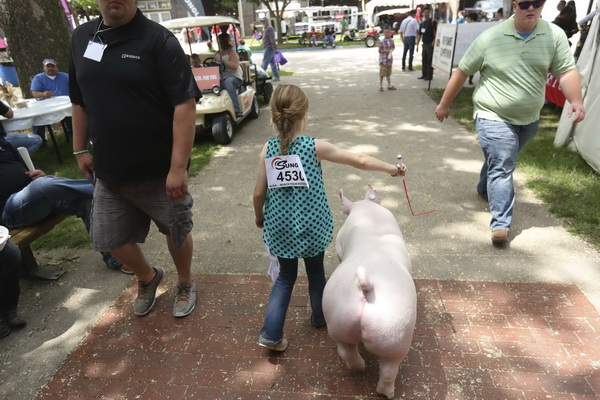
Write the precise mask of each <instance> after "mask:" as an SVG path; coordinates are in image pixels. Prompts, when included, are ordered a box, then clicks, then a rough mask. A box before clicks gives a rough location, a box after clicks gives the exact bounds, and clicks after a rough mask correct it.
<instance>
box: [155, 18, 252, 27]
mask: <svg viewBox="0 0 600 400" xmlns="http://www.w3.org/2000/svg"><path fill="white" fill-rule="evenodd" d="M239 23H240V21H238V20H237V19H235V18H232V17H224V16H221V15H216V16H212V17H187V18H176V19H171V20H169V21H163V22H161V25H162V26H164V27H165V28H167V29H181V28H196V27H210V26H214V25H229V24H235V25H239Z"/></svg>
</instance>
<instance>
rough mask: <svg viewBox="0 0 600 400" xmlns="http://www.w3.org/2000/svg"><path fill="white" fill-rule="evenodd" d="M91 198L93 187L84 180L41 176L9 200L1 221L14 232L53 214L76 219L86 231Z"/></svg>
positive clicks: (88, 222)
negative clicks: (13, 229)
mask: <svg viewBox="0 0 600 400" xmlns="http://www.w3.org/2000/svg"><path fill="white" fill-rule="evenodd" d="M93 197H94V186H93V185H92V184H91V183H89V182H88V181H87V180H85V179H67V178H57V177H54V176H50V175H48V176H43V177H41V178H37V179H35V180H33V181H31V183H30V184H29V185H27V186H26V187H25V188H23V189H22V190H21V191H19V192H17V193H14V194H12V195H11V196H10V197H9V198H8V200H7V201H6V205H5V206H4V209H3V210H2V214H1V215H0V217H1V218H0V221H1V222H2V225H5V226H7V227H9V228H15V227H22V226H29V225H33V224H35V223H37V222H40V221H41V220H43V219H44V218H46V217H47V216H49V215H51V214H53V213H56V214H63V215H75V216H77V217H79V218H81V219H82V220H83V222H84V223H85V227H86V228H87V230H88V231H89V228H90V211H91V209H92V198H93Z"/></svg>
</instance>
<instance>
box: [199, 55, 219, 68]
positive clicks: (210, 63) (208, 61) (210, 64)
mask: <svg viewBox="0 0 600 400" xmlns="http://www.w3.org/2000/svg"><path fill="white" fill-rule="evenodd" d="M219 64H220V63H218V62H216V61H215V58H214V57H206V58H205V59H204V61H203V62H202V65H204V66H205V67H214V66H217V65H219Z"/></svg>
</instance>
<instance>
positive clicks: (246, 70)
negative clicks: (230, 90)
mask: <svg viewBox="0 0 600 400" xmlns="http://www.w3.org/2000/svg"><path fill="white" fill-rule="evenodd" d="M240 67H241V68H242V86H240V89H239V92H240V93H242V92H243V91H244V90H246V86H248V85H251V84H252V78H251V76H250V63H249V62H248V61H240Z"/></svg>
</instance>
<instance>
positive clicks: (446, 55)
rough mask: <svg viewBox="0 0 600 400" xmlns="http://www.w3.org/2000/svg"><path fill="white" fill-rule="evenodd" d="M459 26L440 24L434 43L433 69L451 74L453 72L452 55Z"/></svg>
mask: <svg viewBox="0 0 600 400" xmlns="http://www.w3.org/2000/svg"><path fill="white" fill-rule="evenodd" d="M457 26H458V25H457V24H439V25H438V26H437V32H436V35H435V40H434V41H433V62H432V65H433V68H435V69H436V70H439V71H441V72H445V73H447V74H449V73H450V72H451V71H452V53H453V52H454V40H455V39H456V27H457Z"/></svg>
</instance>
